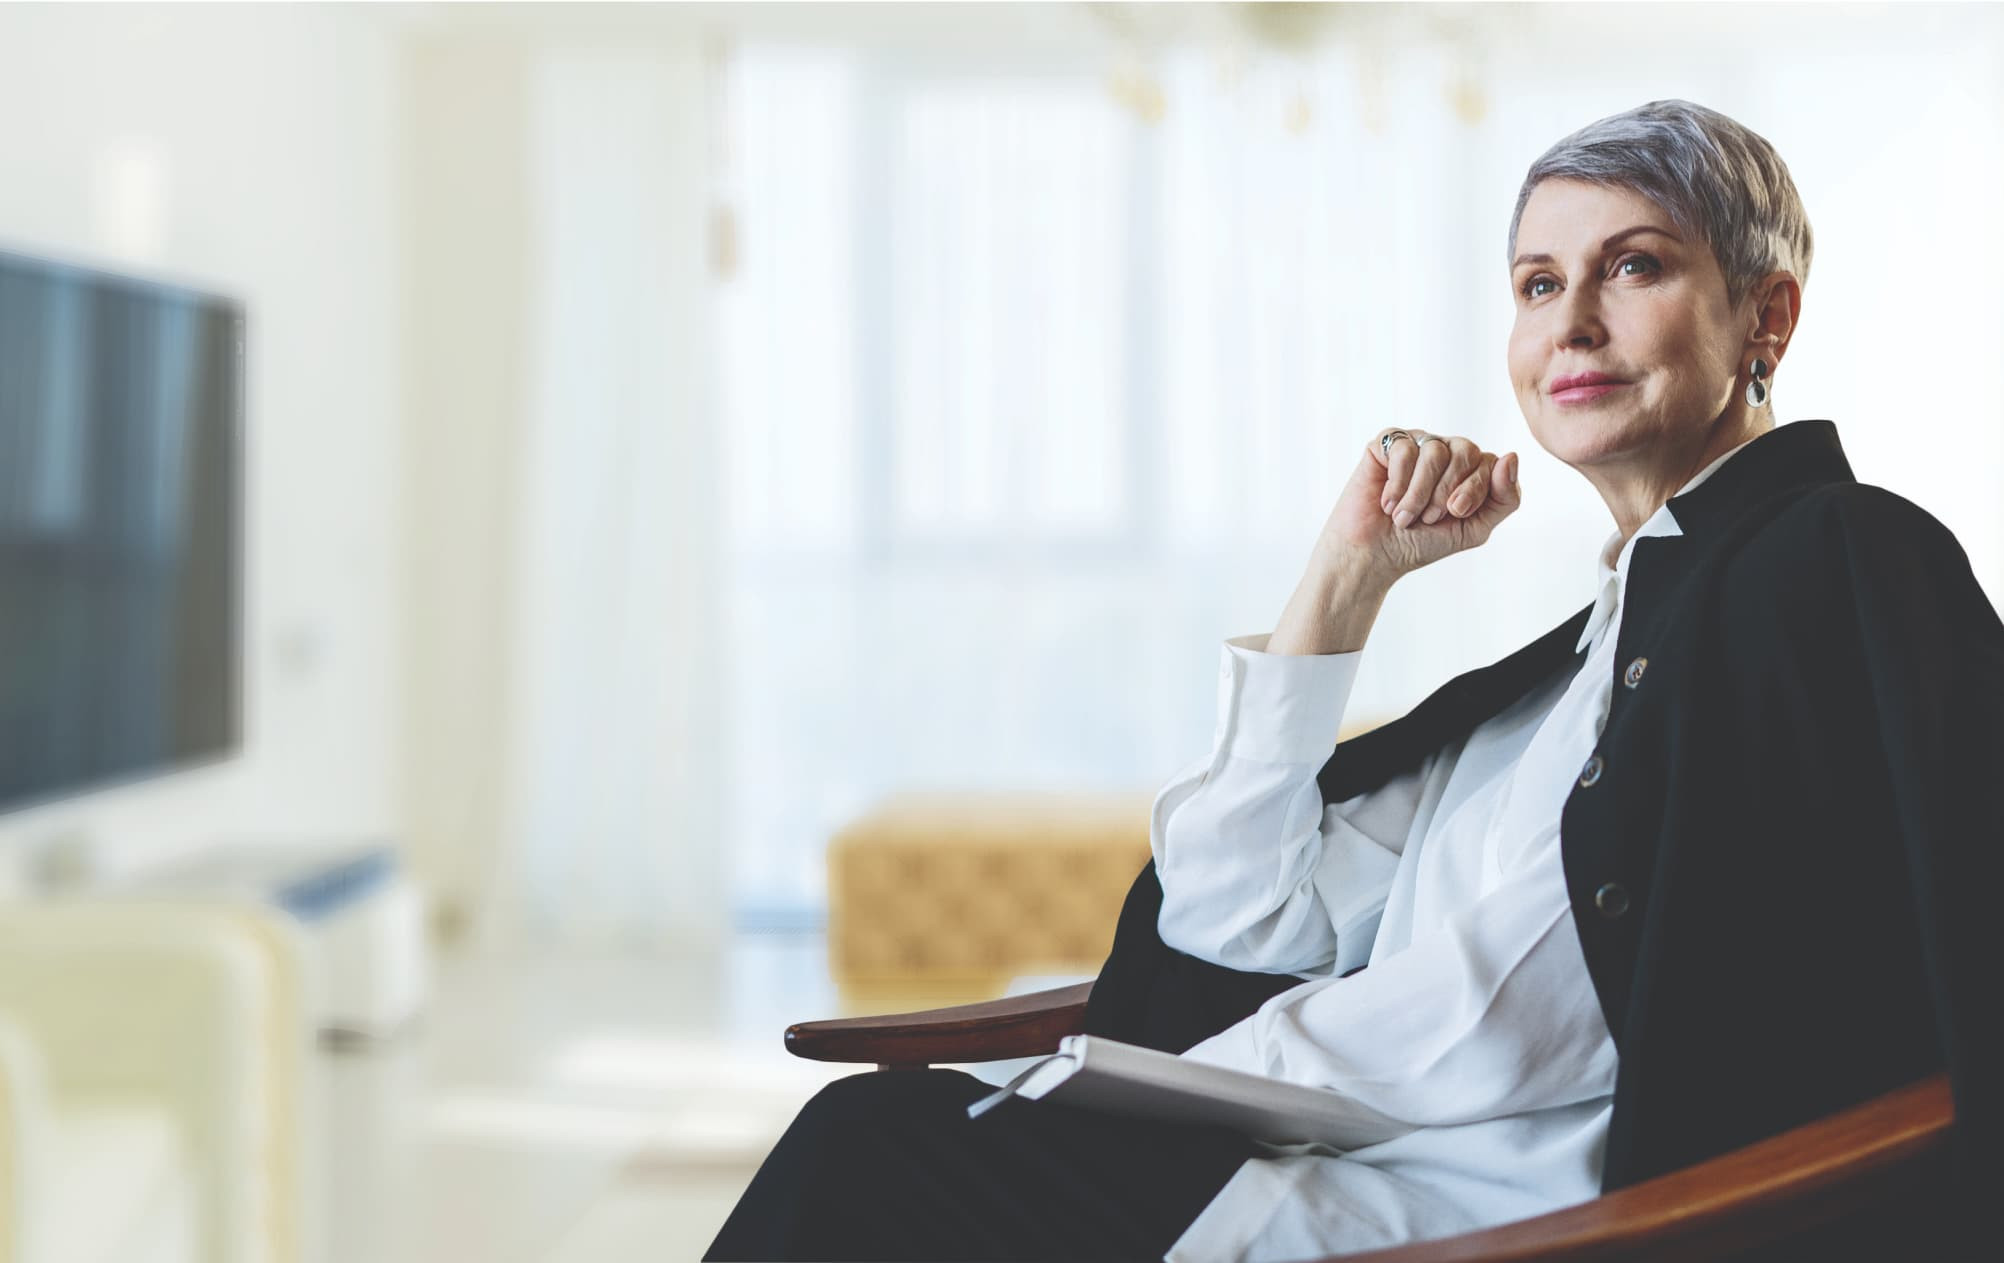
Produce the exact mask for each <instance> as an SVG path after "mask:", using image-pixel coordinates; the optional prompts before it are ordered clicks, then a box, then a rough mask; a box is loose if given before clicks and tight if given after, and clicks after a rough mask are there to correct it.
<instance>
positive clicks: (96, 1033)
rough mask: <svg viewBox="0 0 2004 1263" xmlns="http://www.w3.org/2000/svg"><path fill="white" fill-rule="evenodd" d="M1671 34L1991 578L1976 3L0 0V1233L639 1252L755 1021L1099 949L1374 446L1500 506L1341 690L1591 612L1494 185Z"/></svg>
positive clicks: (696, 1250) (1588, 570) (554, 1254)
mask: <svg viewBox="0 0 2004 1263" xmlns="http://www.w3.org/2000/svg"><path fill="white" fill-rule="evenodd" d="M1662 97H1684V98H1688V99H1691V100H1694V101H1697V102H1700V103H1702V104H1705V105H1709V106H1711V107H1713V108H1716V109H1719V110H1722V111H1724V112H1725V113H1727V114H1730V115H1732V116H1733V117H1735V118H1737V119H1739V120H1740V121H1742V122H1744V123H1746V124H1747V125H1749V126H1750V127H1752V128H1753V129H1754V130H1756V131H1758V132H1759V133H1761V134H1762V135H1764V136H1765V137H1767V138H1768V139H1769V140H1770V141H1772V142H1773V143H1774V144H1775V146H1776V147H1777V149H1778V150H1779V152H1780V153H1781V155H1782V157H1783V159H1784V160H1785V161H1786V162H1787V163H1788V165H1789V168H1790V170H1791V172H1792V174H1793V176H1794V179H1795V181H1796V184H1797V186H1798V187H1799V189H1800V190H1801V193H1802V196H1803V198H1804V201H1805V203H1806V206H1807V209H1808V212H1809V215H1810V218H1811V221H1812V224H1813V226H1814V232H1815V238H1816V257H1815V261H1814V266H1813V268H1812V276H1811V279H1810V281H1809V283H1808V284H1807V285H1806V286H1805V287H1804V303H1803V322H1802V324H1801V327H1800V332H1799V333H1798V335H1797V336H1796V338H1795V340H1794V342H1793V344H1792V346H1791V348H1790V354H1789V356H1788V359H1787V362H1786V364H1785V365H1783V366H1782V368H1781V369H1780V370H1779V371H1778V372H1777V374H1776V377H1775V379H1774V408H1775V412H1776V418H1777V420H1778V421H1779V422H1788V421H1793V420H1797V419H1802V418H1811V417H1824V418H1830V419H1832V420H1834V421H1835V422H1836V423H1837V425H1838V427H1839V431H1840V434H1841V437H1842V440H1843V442H1844V445H1845V447H1846V450H1847V452H1848V454H1849V456H1850V459H1851V461H1852V464H1853V467H1854V470H1855V471H1856V473H1857V474H1858V476H1859V477H1860V478H1861V479H1862V480H1864V481H1867V482H1873V483H1877V484H1880V485H1882V486H1886V487H1889V488H1891V489H1893V490H1895V491H1898V492H1899V493H1901V494H1902V495H1905V496H1906V497H1908V498H1909V499H1911V500H1914V501H1915V502H1917V503H1919V504H1920V505H1922V506H1923V507H1925V508H1927V509H1928V510H1929V511H1931V512H1932V513H1933V514H1934V515H1935V516H1937V517H1938V518H1940V519H1941V520H1942V521H1943V522H1945V523H1947V524H1948V525H1949V526H1950V527H1951V528H1952V529H1953V530H1954V532H1955V534H1956V535H1957V537H1958V538H1959V539H1960V540H1961V541H1962V544H1963V546H1964V548H1965V549H1966V550H1967V552H1968V555H1969V558H1970V560H1971V563H1972V564H1973V566H1974V567H1975V570H1976V573H1977V576H1978V578H1979V579H1980V580H1981V581H1982V582H1983V584H1984V585H1985V587H1986V589H1987V590H1988V591H1989V593H1990V595H1991V598H1992V600H1993V602H1998V601H1999V600H2000V597H2004V502H2000V497H1999V496H1998V495H1997V493H1996V483H1997V471H1998V470H1999V469H2000V468H2004V405H2000V403H1999V400H2000V399H2004V381H2000V376H2004V356H2001V355H2000V354H1999V352H2000V349H2004V307H2000V305H1999V304H1998V302H1997V301H1996V294H1997V293H1998V292H1999V289H2000V286H2004V246H2000V240H1999V237H1998V234H1997V233H1996V231H1995V230H1994V228H1993V227H1992V226H1991V225H1992V221H1993V219H1994V217H1995V216H1996V214H1997V212H1998V208H1999V205H2000V203H2004V176H2000V172H2004V24H2000V15H1999V12H1998V10H1997V8H1996V7H1995V6H1988V5H1969V6H1961V5H1955V6H1934V5H1925V4H1902V5H1816V4H1799V5H1775V6H1767V5H1752V4H1739V5H1732V6H1713V5H1658V4H1635V5H1621V6H1607V7H1597V6H1576V5H1515V4H1495V5H1486V4H1485V5H1461V4H1437V5H1436V4H1410V5H1408V4H1371V5H1350V4H1326V5H1322V4H1316V5H1308V4H1302V5H1278V4H1245V5H1225V4H1188V5H1156V4H1141V5H1124V4H1080V3H1053V4H1034V5H1033V4H1020V5H1017V4H1011V5H987V4H969V5H959V4H954V5H945V4H940V5H933V4H911V5H895V6H887V5H851V4H836V3H831V4H816V5H790V4H773V5H741V6H731V5H714V4H689V5H669V4H631V5H628V4H617V5H598V4H548V5H544V4H510V5H489V4H472V3H469V4H380V5H376V4H367V5H322V4H286V5H241V6H239V5H215V6H211V5H117V4H112V5H79V6H68V5H40V4H7V5H4V6H0V172H4V173H5V179H4V181H0V609H4V611H5V612H4V613H0V752H4V754H5V758H4V759H0V763H4V765H5V767H4V769H0V1261H5V1263H94V1261H96V1260H99V1259H104V1260H111V1259H117V1260H121V1261H122V1263H123V1261H134V1260H137V1261H142V1263H143V1261H145V1260H153V1261H154V1263H166V1261H168V1260H191V1259H199V1260H229V1261H236V1260H252V1259H268V1260H272V1261H273V1263H290V1261H291V1260H295V1259H309V1260H315V1261H316V1263H349V1261H356V1263H360V1261H363V1260H371V1261H373V1260H395V1261H400V1260H445V1259H451V1260H495V1261H497V1263H498V1261H505V1263H581V1261H584V1260H601V1259H603V1260H612V1259H620V1260H625V1259H631V1258H640V1257H646V1258H694V1257H697V1256H698V1255H699V1254H700V1253H701V1250H702V1248H703V1247H704V1246H705V1245H706V1244H707V1243H708V1241H709V1240H710V1238H711V1236H712V1235H713V1234H714V1232H715V1230H716V1228H717V1227H718V1226H719V1225H720V1224H721V1222H722V1219H723V1217H724V1215H725V1214H726V1213H727V1212H728V1210H729V1209H730V1207H731V1205H732V1204H733V1203H734V1202H735V1200H736V1197H737V1195H738V1193H739V1192H740V1191H741V1190H742V1189H743V1187H744V1185H745V1183H746V1181H748V1180H749V1178H750V1176H751V1173H752V1172H753V1171H754V1170H755V1169H756V1168H757V1165H758V1162H759V1161H760V1159H761V1158H762V1157H763V1156H764V1154H765V1153H766V1152H767V1151H768V1150H769V1148H770V1146H771V1145H772V1143H773V1142H774V1141H775V1140H776V1139H777V1138H778V1136H779V1134H780V1133H781V1131H783V1130H784V1128H785V1126H786V1124H787V1123H788V1122H789V1121H790V1120H791V1118H792V1117H793V1114H794V1112H795V1111H796V1110H797V1109H798V1108H799V1106H800V1104H801V1103H803V1102H804V1101H805V1100H806V1099H807V1098H808V1097H809V1096H811V1095H812V1093H813V1092H814V1091H815V1090H816V1088H817V1087H818V1086H819V1085H820V1083H822V1082H824V1081H825V1080H826V1079H828V1078H830V1077H833V1076H835V1075H839V1074H846V1073H855V1072H859V1071H860V1072H868V1070H869V1067H867V1066H863V1067H858V1066H843V1065H820V1064H815V1063H809V1062H804V1061H800V1060H798V1059H795V1058H790V1057H788V1056H787V1054H786V1053H785V1051H784V1049H783V1047H782V1044H781V1032H782V1031H783V1029H784V1028H785V1026H786V1025H787V1024H789V1023H792V1022H796V1021H803V1020H809V1019H815V1018H825V1017H836V1016H844V1015H851V1014H856V1013H869V1012H893V1011H900V1010H904V1009H911V1008H918V1007H925V1006H927V1005H930V1004H935V1003H955V1002H959V1001H963V1000H975V999H984V998H991V997H994V996H999V995H1004V994H1017V993H1021V992H1024V991H1028V990H1036V989H1039V988H1042V987H1048V986H1054V985H1060V984H1062V983H1066V982H1071V981H1078V980H1082V979H1085V978H1090V977H1091V976H1092V975H1093V974H1094V973H1095V972H1096V970H1097V967H1098V964H1099V962H1100V961H1101V960H1102V959H1103V958H1104V955H1105V951H1106V947H1107V944H1108V943H1109V942H1110V940H1111V932H1112V918H1113V915H1114V913H1115V912H1116V911H1117V909H1118V907H1119V903H1120V899H1121V897H1122V895H1123V894H1124V893H1125V891H1126V888H1127V884H1128V882H1129V881H1131V879H1132V878H1133V876H1134V874H1135V872H1136V871H1137V870H1138V869H1139V867H1140V865H1141V864H1142V862H1143V861H1145V860H1146V858H1147V854H1148V837H1147V809H1148V804H1149V801H1150V799H1151V798H1152V796H1153V793H1154V790H1155V788H1156V787H1157V786H1158V785H1160V784H1161V783H1162V782H1164V781H1166V780H1167V779H1168V778H1169V776H1170V775H1171V774H1172V773H1173V772H1174V771H1175V770H1176V769H1177V768H1178V767H1180V766H1182V765H1184V764H1186V763H1188V762H1190V761H1191V760H1193V759H1196V758H1199V757H1201V756H1202V755H1204V753H1205V752H1206V751H1207V750H1208V749H1209V748H1210V743H1211V740H1212V736H1213V725H1214V723H1215V722H1216V718H1217V716H1216V710H1215V708H1216V704H1217V697H1216V690H1215V686H1214V685H1213V683H1212V676H1211V672H1213V671H1214V670H1215V669H1216V668H1215V665H1214V664H1215V662H1216V659H1217V656H1218V653H1219V646H1220V644H1221V642H1222V641H1223V640H1224V639H1225V638H1227V637H1229V636H1236V635H1242V634H1246V633H1252V632H1260V631H1268V630H1271V629H1272V626H1273V623H1274V620H1275V618H1276V617H1277V616H1278V614H1279V612H1280V609H1281V608H1282V606H1283V605H1284V604H1285V602H1286V600H1287V598H1288V596H1289V594H1290V593H1291V591H1292V589H1293V586H1294V584H1295V582H1296V580H1297V579H1298V578H1299V576H1300V573H1301V570H1302V567H1303V566H1304V564H1305V563H1306V561H1307V558H1308V551H1309V547H1310V545H1311V543H1312V542H1313V539H1314V536H1315V532H1316V530H1317V528H1318V527H1319V526H1320V525H1321V523H1322V520H1323V518H1324V517H1325V516H1326V514H1327V512H1328V509H1329V506H1330V505H1331V504H1332V503H1333V501H1334V498H1335V496H1336V493H1337V492H1338V490H1339V489H1340V488H1341V486H1342V485H1343V483H1344V481H1345V480H1346V479H1347V477H1348V475H1349V472H1350V471H1351V469H1352V468H1354V466H1355V463H1356V461H1357V459H1358V457H1359V456H1360V454H1361V452H1362V447H1363V444H1364V442H1365V440H1366V439H1367V438H1368V437H1369V436H1370V435H1372V434H1375V433H1376V432H1377V431H1378V430H1380V429H1381V428H1383V427H1384V426H1386V425H1390V424H1395V423H1396V424H1405V425H1417V426H1421V427H1424V428H1428V429H1433V430H1437V431H1443V432H1453V433H1462V434H1466V435H1468V436H1470V437H1473V438H1475V439H1476V440H1477V441H1478V442H1480V443H1481V444H1482V445H1483V446H1484V447H1485V448H1488V449H1490V450H1494V451H1499V452H1502V451H1519V452H1521V453H1522V461H1523V481H1524V486H1525V488H1526V494H1527V499H1526V503H1525V507H1524V509H1523V511H1522V512H1521V513H1520V514H1519V515H1518V516H1517V517H1515V518H1513V519H1512V521H1511V523H1510V525H1509V526H1508V527H1507V528H1505V529H1504V530H1502V531H1500V532H1499V533H1498V535H1497V537H1496V538H1495V540H1494V541H1493V542H1491V543H1490V544H1489V545H1487V546H1486V547H1485V548H1484V549H1482V550H1480V551H1479V552H1477V553H1473V554H1463V555H1461V556H1458V557H1455V558H1451V559H1448V560H1447V561H1445V562H1442V563H1440V564H1438V565H1435V566H1432V567H1429V568H1427V569H1426V570H1424V571H1421V572H1419V573H1417V574H1415V575H1413V576H1411V577H1410V578H1409V579H1408V580H1407V581H1405V582H1404V583H1402V584H1401V586H1400V587H1399V589H1398V590H1397V592H1396V593H1395V595H1394V596H1393V597H1392V598H1391V600H1390V601H1389V602H1388V603H1387V605H1386V608H1385V611H1384V614H1383V616H1382V618H1381V619H1380V621H1379V623H1378V625H1377V627H1376V630H1375V631H1374V633H1373V635H1372V638H1371V643H1370V645H1369V647H1368V649H1367V650H1366V656H1365V666H1364V669H1363V671H1362V673H1361V676H1360V678H1359V682H1358V684H1357V687H1356V690H1355V692H1354V694H1353V697H1352V700H1351V704H1350V713H1348V714H1345V715H1343V716H1340V717H1337V716H1332V717H1331V725H1332V731H1331V736H1332V741H1333V739H1334V738H1335V736H1336V735H1337V731H1338V722H1339V719H1340V730H1341V731H1342V732H1343V733H1344V734H1345V735H1348V734H1349V733H1352V732H1356V731H1361V730H1363V729H1365V728H1368V727H1370V726H1372V725H1374V724H1377V723H1381V722H1384V721H1385V720H1388V719H1391V718H1395V717H1396V716H1398V715H1399V714H1401V713H1403V712H1404V711H1405V710H1406V709H1408V708H1410V707H1411V706H1412V705H1413V704H1414V703H1416V702H1417V701H1418V700H1420V699H1421V698H1422V697H1424V696H1425V695H1426V694H1428V693H1429V692H1431V691H1432V690H1433V689H1434V688H1436V687H1437V686H1438V685H1439V684H1441V683H1442V682H1444V681H1445V680H1447V679H1448V678H1449V677H1451V676H1453V675H1455V674H1458V673H1460V672H1462V671H1465V670H1468V669H1471V668H1473V667H1476V666H1480V665H1482V664H1485V663H1487V662H1490V661H1493V660H1495V659H1496V658H1498V657H1500V656H1502V655H1503V654H1505V653H1507V652H1509V651H1511V650H1513V649H1515V648H1516V647H1518V646H1519V645H1521V644H1523V643H1524V642H1525V641H1527V640H1529V639H1530V638H1532V637H1533V636H1535V635H1537V634H1539V633H1541V632H1543V631H1545V630H1547V629H1548V628H1550V627H1551V626H1553V625H1554V624H1555V623H1557V622H1558V621H1559V620H1561V619H1563V618H1565V617H1566V616H1568V615H1569V614H1570V613H1572V612H1573V611H1575V610H1577V609H1578V608H1580V607H1581V606H1582V605H1584V604H1586V603H1587V602H1588V601H1589V600H1590V599H1591V597H1592V588H1593V578H1594V565H1595V558H1596V554H1597V551H1598V549H1599V547H1600V545H1601V544H1602V542H1603V541H1604V539H1605V538H1606V536H1607V534H1608V532H1609V531H1610V530H1611V529H1612V523H1611V521H1610V520H1609V518H1608V516H1607V513H1606V510H1605V508H1604V506H1603V505H1602V504H1601V502H1600V500H1599V499H1598V497H1597V495H1595V494H1594V492H1593V491H1592V489H1591V488H1590V487H1589V486H1588V485H1587V483H1586V482H1585V481H1584V480H1583V479H1581V478H1579V477H1577V476H1576V475H1574V474H1573V473H1572V472H1571V471H1570V470H1569V469H1567V468H1566V467H1564V466H1563V465H1561V464H1559V463H1558V462H1556V461H1554V460H1552V459H1551V458H1550V457H1548V456H1546V455H1545V453H1544V452H1542V451H1541V450H1540V449H1539V448H1538V447H1537V446H1536V444H1535V442H1533V441H1532V440H1531V439H1530V437H1529V434H1528V431H1527V430H1526V428H1525V426H1524V422H1523V419H1522V416H1521V414H1520V413H1519V411H1518V409H1517V406H1516V402H1515V398H1514V396H1513V394H1512V392H1511V390H1510V388H1509V384H1508V382H1507V380H1506V377H1505V373H1504V346H1505V340H1506V337H1507V333H1508V330H1509V326H1510V321H1511V316H1512V306H1511V296H1510V291H1509V289H1508V288H1507V276H1506V269H1505V265H1504V250H1505V245H1506V234H1507V230H1508V225H1509V218H1510V212H1511V209H1512V206H1513V203H1514V198H1515V195H1516V191H1517V185H1518V181H1519V180H1520V179H1521V177H1522V174H1523V172H1524V170H1525V168H1526V167H1527V166H1528V165H1529V164H1530V162H1531V161H1532V160H1533V159H1534V158H1536V157H1537V156H1538V155H1539V154H1540V153H1541V152H1543V151H1544V150H1545V149H1546V148H1547V147H1548V146H1549V145H1550V144H1552V143H1553V142H1554V141H1556V140H1558V139H1559V138H1560V137H1562V136H1564V135H1565V134H1567V133H1569V132H1571V131H1573V130H1574V129H1576V128H1578V127H1580V126H1582V125H1584V124H1586V123H1588V122H1591V121H1592V120H1594V119H1597V118H1600V117H1603V116H1605V115H1607V114H1611V113H1615V112H1617V111H1620V110H1624V109H1627V108H1630V107H1632V106H1634V105H1638V104H1641V103H1643V102H1645V101H1649V100H1653V99H1657V98H1662ZM966 1068H967V1069H969V1070H970V1071H971V1072H974V1073H977V1074H980V1075H982V1076H983V1077H986V1078H991V1079H994V1080H995V1081H1001V1080H1002V1079H1003V1078H1004V1076H1005V1075H1006V1074H1007V1073H1008V1072H1011V1071H1013V1070H1014V1069H1016V1068H1017V1067H1016V1066H1015V1065H1013V1064H991V1065H985V1066H969V1067H966Z"/></svg>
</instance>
